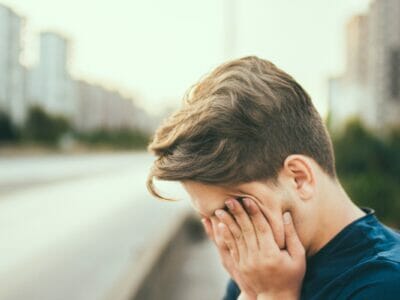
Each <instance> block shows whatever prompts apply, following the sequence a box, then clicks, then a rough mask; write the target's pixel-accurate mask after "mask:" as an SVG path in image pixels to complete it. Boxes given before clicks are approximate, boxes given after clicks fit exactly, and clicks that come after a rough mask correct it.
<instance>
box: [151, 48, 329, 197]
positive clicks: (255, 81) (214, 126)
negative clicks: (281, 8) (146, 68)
mask: <svg viewBox="0 0 400 300" xmlns="http://www.w3.org/2000/svg"><path fill="white" fill-rule="evenodd" d="M148 151H150V152H151V153H153V154H155V155H156V157H157V159H156V160H155V161H154V163H153V165H152V167H151V169H150V173H149V175H148V178H147V182H146V186H147V189H148V190H149V192H150V193H151V194H152V195H153V196H155V197H157V198H160V199H164V200H172V199H169V198H166V197H162V196H161V195H160V194H159V193H158V192H157V191H156V189H155V186H154V182H153V179H154V178H157V179H161V180H167V181H183V180H193V181H197V182H201V183H205V184H214V185H235V184H240V183H247V182H251V181H255V180H263V179H267V180H271V181H272V182H273V183H277V178H278V174H279V171H280V170H281V169H282V167H283V163H284V161H285V159H286V157H288V156H289V155H291V154H303V155H306V156H308V157H310V158H312V159H314V160H315V161H316V162H317V163H318V165H319V166H320V167H321V169H322V170H323V171H324V172H325V173H326V174H328V175H329V176H330V177H332V178H336V176H337V175H336V170H335V158H334V152H333V147H332V141H331V139H330V136H329V133H328V130H327V128H326V126H325V124H324V122H323V121H322V119H321V116H320V115H319V113H318V112H317V110H316V108H315V107H314V105H313V103H312V101H311V98H310V96H309V95H308V94H307V92H306V91H305V90H304V89H303V88H302V87H301V86H300V85H299V84H298V83H297V82H296V81H295V80H294V79H293V77H292V76H290V75H289V74H287V73H286V72H284V71H282V70H281V69H279V68H278V67H277V66H275V65H274V64H273V63H271V62H270V61H267V60H264V59H260V58H258V57H256V56H248V57H243V58H240V59H236V60H231V61H228V62H226V63H224V64H222V65H220V66H218V67H217V68H216V69H215V70H213V71H212V72H211V73H209V74H208V75H206V76H205V77H204V78H202V79H201V80H200V81H199V82H198V83H197V84H195V85H193V86H192V87H191V88H190V89H189V90H188V92H187V93H186V94H185V96H184V99H183V103H182V106H181V108H180V109H179V110H177V111H175V112H174V113H173V114H172V115H171V116H169V117H168V118H166V119H164V122H163V123H162V124H161V126H160V127H159V128H158V129H157V130H156V132H155V134H154V137H153V139H152V141H151V143H150V144H149V145H148Z"/></svg>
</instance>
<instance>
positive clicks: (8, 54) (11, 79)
mask: <svg viewBox="0 0 400 300" xmlns="http://www.w3.org/2000/svg"><path fill="white" fill-rule="evenodd" d="M23 26H24V19H23V18H22V17H20V16H19V15H17V14H16V13H15V12H14V11H13V10H12V9H10V8H8V7H6V6H3V5H2V4H0V110H1V111H4V112H5V113H6V114H8V115H9V116H10V119H11V120H12V122H13V123H14V124H15V125H17V126H21V125H22V124H23V123H24V121H25V118H26V104H25V76H24V70H25V69H24V67H23V66H22V65H21V62H20V55H21V52H22V45H21V31H22V28H23Z"/></svg>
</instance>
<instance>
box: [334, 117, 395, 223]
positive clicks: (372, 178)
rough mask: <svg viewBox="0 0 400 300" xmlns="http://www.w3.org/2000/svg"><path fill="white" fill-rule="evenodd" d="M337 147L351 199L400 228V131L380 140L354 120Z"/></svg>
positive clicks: (338, 164)
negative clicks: (370, 208)
mask: <svg viewBox="0 0 400 300" xmlns="http://www.w3.org/2000/svg"><path fill="white" fill-rule="evenodd" d="M333 144H334V148H335V155H336V169H337V172H338V176H339V178H340V181H341V182H342V184H343V186H344V188H345V189H346V191H347V192H348V193H349V196H350V197H351V198H352V199H353V200H354V201H355V202H356V203H357V204H358V205H360V206H369V207H372V208H374V209H375V210H376V213H377V215H378V217H379V218H380V219H381V220H382V221H384V222H385V223H387V224H390V225H392V226H396V227H400V184H399V183H400V130H393V131H391V132H390V134H389V135H388V136H387V137H378V136H377V135H374V134H372V133H371V132H369V131H368V130H367V129H366V128H365V127H364V126H363V124H362V123H361V122H360V121H359V120H352V121H351V122H349V123H348V124H347V126H346V128H345V130H344V131H343V132H342V133H341V134H339V135H337V136H334V138H333Z"/></svg>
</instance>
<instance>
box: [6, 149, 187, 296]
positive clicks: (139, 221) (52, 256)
mask: <svg viewBox="0 0 400 300" xmlns="http://www.w3.org/2000/svg"><path fill="white" fill-rule="evenodd" d="M42 159H43V158H30V159H27V160H26V162H27V164H26V165H25V164H24V163H21V162H19V161H15V163H16V165H13V164H12V163H8V166H7V168H8V169H9V170H12V172H11V174H12V176H14V177H12V176H11V177H10V178H9V179H8V182H9V183H10V182H18V188H17V189H14V190H8V191H7V193H6V194H4V195H1V201H0V253H1V255H0V299H2V300H8V299H10V300H19V299H21V300H22V299H38V300H39V299H40V300H46V299H49V300H50V299H52V300H55V299H60V300H63V299H65V300H66V299H69V300H70V299H77V300H79V299H82V300H83V299H85V300H90V299H102V298H103V297H104V296H105V295H106V294H107V292H108V291H109V290H110V289H111V288H112V286H113V285H114V284H115V283H116V281H118V280H119V279H120V278H119V277H120V276H122V274H124V272H125V271H126V270H125V268H126V266H127V265H132V260H135V259H137V260H139V259H140V257H141V253H142V252H145V251H146V247H147V246H148V245H150V244H151V239H152V238H154V237H156V236H157V232H158V231H159V230H160V228H163V227H165V226H168V224H169V222H170V220H171V219H172V218H174V217H175V216H176V214H177V213H179V210H180V209H187V205H185V204H184V202H181V203H167V202H160V201H157V200H156V199H154V198H151V197H150V196H149V195H148V193H147V191H146V189H145V186H144V180H145V175H146V174H147V171H148V167H149V166H150V162H151V160H152V158H151V156H149V155H147V154H133V155H126V154H124V155H109V156H96V155H95V156H94V157H88V156H83V157H81V158H80V157H52V158H45V159H44V160H42ZM28 161H29V163H28ZM114 162H115V163H114ZM2 163H3V162H2ZM3 166H4V165H3V164H2V165H1V168H0V169H1V170H2V171H1V173H2V174H1V176H2V178H4V177H6V179H7V175H6V172H5V170H4V169H3ZM65 170H68V171H67V172H65V173H64V171H65ZM81 171H83V172H85V173H84V175H82V173H81ZM34 174H39V180H37V182H38V183H39V182H40V184H36V185H34V186H32V185H30V184H28V185H23V181H22V180H19V181H18V175H24V176H26V178H33V179H35V178H36V177H35V176H34ZM63 175H65V178H66V179H65V180H62V179H63ZM47 176H55V177H57V178H59V180H57V181H54V180H51V179H52V178H48V177H47ZM15 179H17V180H15ZM183 207H185V208H183Z"/></svg>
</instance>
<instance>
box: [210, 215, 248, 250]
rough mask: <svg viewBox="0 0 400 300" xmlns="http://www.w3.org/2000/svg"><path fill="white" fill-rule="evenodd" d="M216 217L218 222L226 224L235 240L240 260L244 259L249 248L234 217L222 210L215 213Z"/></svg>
mask: <svg viewBox="0 0 400 300" xmlns="http://www.w3.org/2000/svg"><path fill="white" fill-rule="evenodd" d="M215 215H216V216H217V218H218V220H219V221H220V222H222V223H223V224H225V225H226V226H227V229H228V230H229V231H230V233H231V235H232V237H233V240H234V247H235V248H236V251H237V252H238V256H239V258H240V257H244V256H245V255H246V254H247V246H246V243H245V241H244V236H243V233H242V231H241V229H240V227H239V226H238V225H237V224H236V222H235V220H234V219H233V217H232V216H231V215H230V214H229V213H227V212H226V211H224V210H222V209H217V210H216V211H215Z"/></svg>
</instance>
